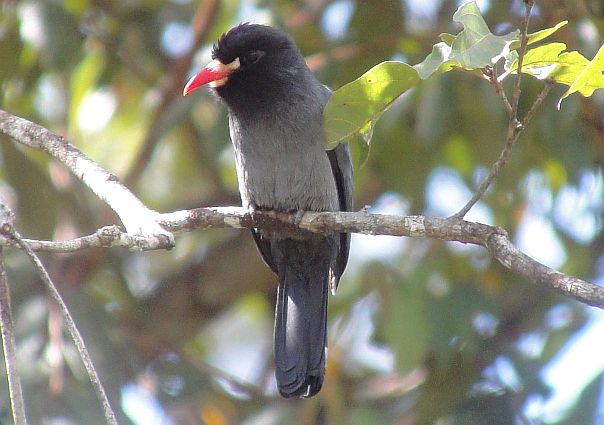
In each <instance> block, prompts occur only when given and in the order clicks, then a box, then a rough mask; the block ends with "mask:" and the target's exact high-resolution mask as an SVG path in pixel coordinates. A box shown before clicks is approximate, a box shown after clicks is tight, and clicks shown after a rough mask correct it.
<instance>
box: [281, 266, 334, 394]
mask: <svg viewBox="0 0 604 425" xmlns="http://www.w3.org/2000/svg"><path fill="white" fill-rule="evenodd" d="M300 275H301V273H300V271H299V270H296V269H294V268H292V267H290V266H288V265H284V266H283V267H280V270H279V290H278V295H277V307H276V318H275V365H276V378H277V386H278V387H279V392H280V393H281V395H282V396H283V397H295V396H298V397H312V396H313V395H315V394H316V393H317V392H319V390H320V389H321V386H322V385H323V377H324V375H325V350H326V345H327V291H328V287H329V282H328V280H329V279H328V273H325V272H323V273H321V271H316V270H315V271H314V272H312V271H311V273H304V274H302V276H300ZM309 275H310V276H309Z"/></svg>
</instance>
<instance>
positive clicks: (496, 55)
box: [414, 2, 519, 80]
mask: <svg viewBox="0 0 604 425" xmlns="http://www.w3.org/2000/svg"><path fill="white" fill-rule="evenodd" d="M453 20H454V21H455V22H459V23H460V24H461V25H462V26H463V30H462V31H461V32H460V33H459V34H457V36H454V37H453V36H451V35H450V34H441V36H440V37H441V40H443V41H442V42H440V43H437V44H435V45H434V47H433V48H432V53H430V54H429V55H428V56H427V57H426V59H424V61H423V62H421V63H419V64H417V65H414V68H415V69H416V70H417V72H418V74H419V76H420V78H422V79H424V80H425V79H426V78H428V77H430V76H431V75H432V74H434V73H436V72H438V73H442V72H447V71H450V70H451V69H452V68H463V69H467V70H474V69H480V68H484V67H485V66H487V65H491V64H493V63H495V62H497V61H498V60H499V59H500V58H502V57H504V56H506V55H508V54H509V52H510V46H511V44H512V43H513V42H514V41H517V40H518V34H519V31H517V30H516V31H513V32H511V33H509V34H506V35H502V36H499V35H494V34H493V33H491V31H490V30H489V27H488V26H487V24H486V22H485V21H484V19H483V17H482V15H481V14H480V9H478V6H477V5H476V3H475V2H469V3H466V4H464V5H462V6H460V7H459V9H457V11H456V12H455V14H454V15H453Z"/></svg>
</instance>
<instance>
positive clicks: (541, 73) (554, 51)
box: [505, 43, 566, 80]
mask: <svg viewBox="0 0 604 425" xmlns="http://www.w3.org/2000/svg"><path fill="white" fill-rule="evenodd" d="M564 50H566V44H564V43H549V44H544V45H543V46H539V47H536V48H534V49H531V50H528V51H527V52H526V54H525V55H524V59H523V60H522V72H524V73H526V74H530V75H532V76H533V77H536V78H538V79H540V80H543V79H545V78H547V77H549V76H551V74H552V72H553V71H554V70H555V69H556V68H557V67H558V66H559V63H560V54H561V53H562V52H563V51H564ZM505 69H506V71H507V72H508V73H511V72H515V71H516V70H517V69H518V55H517V54H515V55H514V58H513V61H511V63H509V62H506V64H505Z"/></svg>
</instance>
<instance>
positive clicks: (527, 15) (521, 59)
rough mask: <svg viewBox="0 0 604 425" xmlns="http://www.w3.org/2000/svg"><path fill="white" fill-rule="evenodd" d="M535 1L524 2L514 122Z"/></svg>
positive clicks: (513, 108) (527, 0)
mask: <svg viewBox="0 0 604 425" xmlns="http://www.w3.org/2000/svg"><path fill="white" fill-rule="evenodd" d="M533 4H534V0H525V1H524V5H525V8H524V20H523V22H522V33H521V34H520V49H519V50H518V71H517V72H518V78H516V83H515V84H514V92H513V93H512V117H513V118H512V120H513V119H517V117H518V103H519V101H520V94H521V93H522V90H521V88H520V80H521V79H522V64H523V62H524V55H525V53H526V47H527V44H528V27H529V21H530V19H531V11H532V10H533Z"/></svg>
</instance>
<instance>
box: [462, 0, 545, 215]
mask: <svg viewBox="0 0 604 425" xmlns="http://www.w3.org/2000/svg"><path fill="white" fill-rule="evenodd" d="M524 3H525V11H524V20H523V22H522V30H521V32H520V48H519V49H518V70H517V74H518V77H517V78H516V82H515V83H514V89H513V92H512V101H511V103H510V102H509V101H508V98H507V96H506V95H505V93H504V91H503V88H502V86H501V82H500V81H499V79H498V78H497V77H496V76H495V69H494V68H491V70H490V72H491V75H490V81H491V84H493V86H494V87H495V92H496V93H497V95H498V96H499V97H500V98H501V100H502V102H503V105H504V107H505V108H506V111H507V112H508V115H509V117H510V119H509V123H508V131H507V135H506V139H505V145H504V147H503V150H502V151H501V153H500V154H499V157H498V158H497V161H495V162H494V163H493V165H492V166H491V170H490V171H489V174H488V175H487V177H486V178H485V179H484V180H483V181H482V183H481V184H480V186H479V187H478V190H476V192H475V193H474V195H473V196H472V198H471V199H470V200H469V201H468V202H467V203H466V205H464V206H463V208H462V209H461V210H459V211H458V212H457V213H455V215H454V217H456V218H460V219H461V218H464V217H465V215H466V214H467V213H468V211H470V210H471V209H472V207H473V206H474V205H475V204H476V202H478V201H479V200H480V199H481V198H482V197H483V196H484V194H485V193H486V191H487V189H488V188H489V187H490V186H491V183H493V180H494V179H495V177H496V176H497V174H499V171H501V169H502V168H503V167H504V166H505V164H507V162H508V159H509V158H510V155H511V153H512V148H513V147H514V145H515V144H516V142H517V141H518V138H519V137H520V133H522V130H524V126H523V124H526V123H527V122H528V121H530V119H531V118H532V117H533V115H534V114H535V112H536V110H537V108H538V107H539V106H540V105H541V103H542V102H543V99H545V96H546V95H547V93H549V89H550V88H551V84H550V83H548V84H547V85H546V87H547V90H545V89H544V91H543V92H542V93H541V95H540V96H539V97H538V98H537V100H536V101H535V102H534V103H533V106H532V107H531V110H530V113H529V114H528V115H527V117H526V118H525V120H524V122H523V123H521V122H520V120H519V119H518V104H519V102H520V94H521V93H522V91H521V89H520V79H521V76H522V62H523V61H524V55H525V54H526V48H527V45H528V26H529V21H530V18H531V10H532V9H533V4H534V1H533V0H525V2H524ZM548 86H550V87H548Z"/></svg>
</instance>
